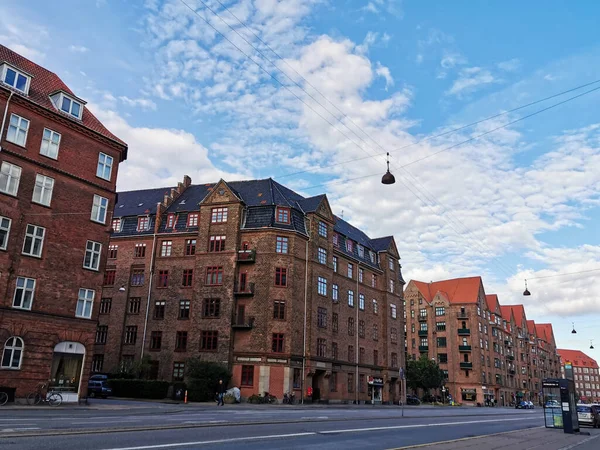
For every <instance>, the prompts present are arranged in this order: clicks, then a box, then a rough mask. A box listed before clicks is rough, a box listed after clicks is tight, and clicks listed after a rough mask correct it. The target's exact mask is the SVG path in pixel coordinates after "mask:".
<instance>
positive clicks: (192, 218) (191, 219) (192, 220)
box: [187, 212, 198, 228]
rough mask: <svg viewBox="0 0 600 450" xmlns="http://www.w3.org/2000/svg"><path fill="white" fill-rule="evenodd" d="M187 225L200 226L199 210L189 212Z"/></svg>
mask: <svg viewBox="0 0 600 450" xmlns="http://www.w3.org/2000/svg"><path fill="white" fill-rule="evenodd" d="M187 226H188V228H189V227H197V226H198V213H197V212H193V213H189V214H188V220H187Z"/></svg>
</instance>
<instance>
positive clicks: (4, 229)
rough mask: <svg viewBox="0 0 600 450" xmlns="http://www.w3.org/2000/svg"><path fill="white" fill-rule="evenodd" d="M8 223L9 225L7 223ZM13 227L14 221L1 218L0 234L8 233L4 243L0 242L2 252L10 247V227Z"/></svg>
mask: <svg viewBox="0 0 600 450" xmlns="http://www.w3.org/2000/svg"><path fill="white" fill-rule="evenodd" d="M7 222H8V223H7ZM11 225H12V219H10V218H8V217H4V216H0V232H6V236H5V238H4V243H2V242H1V241H0V250H6V248H7V247H8V238H9V237H10V227H11Z"/></svg>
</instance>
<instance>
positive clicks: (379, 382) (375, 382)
mask: <svg viewBox="0 0 600 450" xmlns="http://www.w3.org/2000/svg"><path fill="white" fill-rule="evenodd" d="M367 382H368V383H369V384H370V385H371V386H383V378H379V377H369V378H367Z"/></svg>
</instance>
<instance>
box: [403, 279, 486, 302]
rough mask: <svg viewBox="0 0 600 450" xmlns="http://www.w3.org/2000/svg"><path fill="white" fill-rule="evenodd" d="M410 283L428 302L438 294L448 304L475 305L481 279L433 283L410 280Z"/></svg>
mask: <svg viewBox="0 0 600 450" xmlns="http://www.w3.org/2000/svg"><path fill="white" fill-rule="evenodd" d="M412 282H413V283H414V285H415V286H416V287H417V289H419V291H420V292H421V294H423V297H425V299H426V300H427V301H428V302H431V301H432V300H433V298H434V297H435V296H436V294H437V293H438V292H439V293H441V294H442V295H443V296H444V297H446V298H447V299H448V301H449V302H450V303H477V300H478V299H479V288H480V287H481V284H482V281H481V277H469V278H454V279H452V280H443V281H436V282H434V283H425V282H423V281H416V280H412Z"/></svg>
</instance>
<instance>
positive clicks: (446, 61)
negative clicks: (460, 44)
mask: <svg viewBox="0 0 600 450" xmlns="http://www.w3.org/2000/svg"><path fill="white" fill-rule="evenodd" d="M466 63H467V58H465V57H464V56H463V55H461V54H460V53H446V54H445V55H444V57H443V58H442V60H441V61H440V66H442V68H443V69H452V68H454V67H456V66H458V65H462V64H466Z"/></svg>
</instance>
